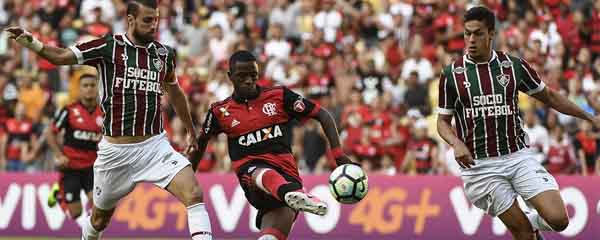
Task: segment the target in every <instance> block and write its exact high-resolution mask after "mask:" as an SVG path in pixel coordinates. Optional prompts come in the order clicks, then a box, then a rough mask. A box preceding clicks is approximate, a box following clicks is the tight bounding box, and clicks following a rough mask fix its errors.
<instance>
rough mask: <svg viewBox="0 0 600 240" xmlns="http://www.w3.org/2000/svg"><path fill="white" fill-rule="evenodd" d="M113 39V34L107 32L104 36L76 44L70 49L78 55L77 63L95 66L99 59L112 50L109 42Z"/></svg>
mask: <svg viewBox="0 0 600 240" xmlns="http://www.w3.org/2000/svg"><path fill="white" fill-rule="evenodd" d="M111 39H112V35H110V34H107V35H105V36H104V37H102V38H98V39H94V40H90V41H87V42H83V43H79V44H76V45H75V46H71V47H69V49H70V50H71V51H72V52H73V53H74V54H75V56H76V57H77V64H85V65H91V66H93V65H95V63H96V62H97V61H98V60H102V58H103V57H104V56H105V55H106V56H108V55H107V53H110V52H112V49H108V45H109V44H108V42H109V41H110V40H111ZM111 57H112V56H111Z"/></svg>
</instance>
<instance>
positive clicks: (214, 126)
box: [190, 107, 221, 172]
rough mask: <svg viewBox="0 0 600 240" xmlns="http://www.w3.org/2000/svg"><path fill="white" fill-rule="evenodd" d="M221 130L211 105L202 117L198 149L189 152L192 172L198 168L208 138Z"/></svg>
mask: <svg viewBox="0 0 600 240" xmlns="http://www.w3.org/2000/svg"><path fill="white" fill-rule="evenodd" d="M220 132H221V126H220V124H219V122H218V120H217V119H216V117H215V116H214V114H213V112H212V107H211V108H209V109H208V112H207V113H206V117H204V123H203V124H202V131H201V132H200V136H199V137H198V141H197V144H198V149H197V150H196V151H193V152H192V153H191V154H190V162H191V163H192V169H194V172H196V170H197V169H198V164H200V160H202V157H203V156H204V153H205V152H206V147H207V146H208V142H209V140H210V139H211V138H212V136H215V135H217V134H219V133H220Z"/></svg>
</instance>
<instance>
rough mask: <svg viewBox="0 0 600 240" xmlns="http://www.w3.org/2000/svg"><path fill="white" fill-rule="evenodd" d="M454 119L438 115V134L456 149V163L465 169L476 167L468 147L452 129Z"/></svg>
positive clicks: (450, 116)
mask: <svg viewBox="0 0 600 240" xmlns="http://www.w3.org/2000/svg"><path fill="white" fill-rule="evenodd" d="M452 117H453V115H449V114H438V119H437V130H438V134H440V136H441V137H442V139H444V141H446V143H448V144H449V145H450V146H451V147H452V148H453V149H454V157H455V158H456V162H457V163H458V164H459V165H460V166H461V167H463V168H471V165H475V162H474V161H473V156H471V152H469V149H468V148H467V146H466V145H465V144H464V143H463V142H462V141H461V140H460V139H459V138H458V137H457V136H456V132H454V129H452Z"/></svg>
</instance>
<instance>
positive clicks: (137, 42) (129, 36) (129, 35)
mask: <svg viewBox="0 0 600 240" xmlns="http://www.w3.org/2000/svg"><path fill="white" fill-rule="evenodd" d="M125 36H126V37H127V39H129V41H131V43H133V45H135V46H140V47H145V46H146V45H148V43H144V42H142V41H140V40H138V39H137V38H136V37H135V35H134V34H133V33H132V32H130V31H127V33H125Z"/></svg>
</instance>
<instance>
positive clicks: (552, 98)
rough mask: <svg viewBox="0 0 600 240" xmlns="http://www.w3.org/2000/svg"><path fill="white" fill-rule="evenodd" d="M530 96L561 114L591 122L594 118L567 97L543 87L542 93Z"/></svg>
mask: <svg viewBox="0 0 600 240" xmlns="http://www.w3.org/2000/svg"><path fill="white" fill-rule="evenodd" d="M531 96H532V97H534V98H535V99H537V100H539V101H540V102H543V103H544V104H546V105H548V106H550V107H552V108H554V109H556V110H557V111H559V112H561V113H564V114H567V115H571V116H573V117H578V118H581V119H583V120H586V121H590V122H593V119H594V117H593V116H592V115H591V114H589V113H587V112H586V111H584V110H583V109H581V108H580V107H579V106H577V105H576V104H575V103H573V102H571V101H570V100H569V99H568V98H567V97H565V96H564V95H561V94H560V93H558V92H557V91H555V90H552V89H550V88H547V87H544V89H543V90H542V91H540V92H538V93H535V94H533V95H531Z"/></svg>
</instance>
